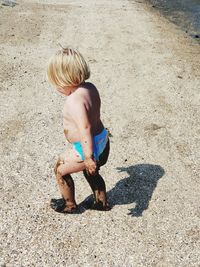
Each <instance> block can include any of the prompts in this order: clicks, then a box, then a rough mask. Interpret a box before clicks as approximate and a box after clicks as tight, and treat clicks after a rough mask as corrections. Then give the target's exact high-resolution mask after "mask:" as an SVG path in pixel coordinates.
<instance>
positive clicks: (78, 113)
mask: <svg viewBox="0 0 200 267" xmlns="http://www.w3.org/2000/svg"><path fill="white" fill-rule="evenodd" d="M68 107H69V112H70V115H71V116H72V119H73V120H74V121H75V123H76V125H77V128H78V130H79V134H80V142H81V145H82V148H83V154H84V157H85V160H84V162H85V165H86V170H87V171H88V172H89V173H90V174H91V175H92V174H94V173H95V171H96V162H95V161H94V160H93V138H92V132H91V124H90V121H89V118H88V113H87V110H86V107H85V106H84V104H83V103H78V101H77V103H73V102H72V101H70V103H69V105H68Z"/></svg>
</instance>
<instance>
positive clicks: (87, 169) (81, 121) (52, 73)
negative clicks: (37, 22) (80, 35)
mask: <svg viewBox="0 0 200 267" xmlns="http://www.w3.org/2000/svg"><path fill="white" fill-rule="evenodd" d="M47 74H48V79H49V81H50V82H51V83H52V84H53V85H54V86H55V87H56V89H57V90H58V91H59V92H60V93H61V94H62V95H64V96H65V97H66V101H65V104H64V109H63V126H64V134H65V136H66V139H67V140H68V142H69V143H71V148H70V149H68V150H67V151H66V152H65V153H64V154H63V155H62V156H60V157H59V159H58V161H57V163H56V166H55V169H54V170H55V174H56V179H57V183H58V186H59V189H60V193H61V195H62V198H63V200H64V201H63V204H62V205H60V206H59V205H57V204H55V203H53V202H52V203H51V207H52V208H53V209H54V210H55V211H57V212H63V213H73V212H76V210H77V204H76V200H75V188H74V182H73V179H72V177H71V174H73V173H76V172H80V171H83V174H84V176H85V178H86V179H87V181H88V183H89V185H90V187H91V189H92V191H93V194H94V202H93V204H92V206H91V208H93V209H97V210H109V209H110V208H109V206H108V203H107V198H106V186H105V182H104V180H103V178H102V177H101V175H100V174H99V169H100V166H102V165H104V164H105V163H106V162H107V159H108V156H109V149H110V147H109V145H110V144H109V138H108V132H107V130H106V129H105V128H104V126H103V124H102V122H101V119H100V106H101V100H100V97H99V93H98V91H97V89H96V87H95V86H94V85H93V84H92V83H89V82H85V80H87V79H88V78H89V77H90V71H89V67H88V65H87V63H86V62H85V60H84V58H83V56H82V55H81V54H80V53H79V52H78V51H77V50H74V49H72V48H62V49H60V50H59V51H57V53H56V54H55V55H53V56H52V57H51V58H50V60H49V63H48V70H47Z"/></svg>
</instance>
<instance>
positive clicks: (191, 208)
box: [0, 0, 200, 267]
mask: <svg viewBox="0 0 200 267" xmlns="http://www.w3.org/2000/svg"><path fill="white" fill-rule="evenodd" d="M0 27H1V30H0V41H1V43H0V46H1V50H0V54H1V57H0V61H1V62H0V64H1V66H2V68H1V72H0V81H1V87H0V94H1V105H0V116H1V135H0V136H1V147H0V153H1V164H0V166H1V182H0V190H1V204H0V205H1V209H0V216H1V237H0V244H1V250H0V251H1V252H0V255H1V256H0V257H1V259H0V266H6V267H15V266H45V267H46V266H49V267H52V266H59V267H62V266H63V267H64V266H69V267H77V266H81V267H90V266H95V267H100V266H106V267H107V266H108V267H111V266H113V267H118V266H127V267H129V266H134V267H135V266H162V267H163V266H166V267H169V266H176V267H177V266H199V265H200V253H199V245H200V227H199V218H200V206H199V192H200V185H199V171H200V168H199V166H200V164H199V163H200V162H199V161H200V142H199V135H200V126H199V125H200V109H199V103H200V94H199V87H200V80H199V73H200V72H199V49H200V47H199V45H198V44H197V43H196V42H195V41H194V40H193V39H191V38H190V37H188V36H187V35H186V34H185V33H184V32H182V31H181V30H180V29H178V27H176V26H174V25H173V24H172V23H170V22H168V21H167V20H166V19H164V18H163V17H161V16H160V15H159V13H158V12H153V10H152V9H151V8H149V6H148V5H147V4H145V3H143V2H142V1H136V0H131V1H127V0H118V1H114V0H111V1H105V0H102V1H93V0H88V1H83V0H82V1H81V0H77V1H72V0H71V1H67V4H66V1H64V0H58V1H50V0H46V1H31V0H28V1H21V2H20V3H19V4H18V5H16V6H15V7H6V6H0ZM57 43H61V44H68V45H73V46H75V47H77V48H78V49H79V50H80V51H81V52H82V53H83V54H84V55H85V57H86V59H87V60H88V61H89V63H90V67H91V72H92V75H91V80H90V81H92V82H94V83H95V84H96V86H97V87H98V88H99V91H100V95H101V98H102V119H103V122H104V124H105V125H106V127H108V128H109V130H110V132H111V134H112V137H111V154H110V158H109V162H108V164H107V165H106V166H105V167H103V168H102V171H101V173H102V176H103V177H105V181H106V185H107V191H108V198H109V202H110V203H111V204H112V206H113V208H112V210H111V211H110V212H98V211H92V210H85V209H84V208H81V207H80V214H74V215H63V214H58V213H55V212H54V211H53V210H51V208H50V206H49V202H50V199H51V198H55V197H59V192H58V188H57V186H56V182H55V178H54V174H53V165H54V162H55V160H56V157H57V155H58V154H59V153H61V152H62V151H63V149H65V148H66V146H67V145H66V142H65V139H64V134H63V129H62V105H63V101H64V99H63V98H62V97H61V96H60V95H58V94H57V93H56V92H55V90H53V89H52V88H51V87H50V86H49V84H48V83H47V81H46V74H45V71H46V62H47V59H48V57H49V56H50V55H51V53H52V51H55V50H56V49H57ZM73 177H74V180H75V186H76V198H77V202H78V203H81V202H82V201H83V200H84V199H85V198H86V197H88V196H89V195H90V194H91V191H90V188H89V186H88V184H87V182H86V181H85V180H84V177H83V175H82V174H76V175H74V176H73Z"/></svg>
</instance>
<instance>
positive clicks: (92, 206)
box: [84, 199, 111, 211]
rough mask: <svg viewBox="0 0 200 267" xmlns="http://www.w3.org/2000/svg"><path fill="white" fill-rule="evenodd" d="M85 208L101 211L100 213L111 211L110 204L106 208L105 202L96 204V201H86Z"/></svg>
mask: <svg viewBox="0 0 200 267" xmlns="http://www.w3.org/2000/svg"><path fill="white" fill-rule="evenodd" d="M84 206H85V207H86V208H87V209H91V210H100V211H109V210H111V207H110V206H109V205H108V203H107V204H106V205H105V206H104V205H103V202H101V201H98V202H96V201H95V200H94V199H88V200H86V201H85V203H84Z"/></svg>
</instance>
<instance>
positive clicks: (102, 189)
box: [83, 141, 110, 210]
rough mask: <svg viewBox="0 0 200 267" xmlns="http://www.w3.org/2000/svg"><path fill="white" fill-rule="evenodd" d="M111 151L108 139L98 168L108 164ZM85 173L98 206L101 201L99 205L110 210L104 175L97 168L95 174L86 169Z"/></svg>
mask: <svg viewBox="0 0 200 267" xmlns="http://www.w3.org/2000/svg"><path fill="white" fill-rule="evenodd" d="M109 152H110V142H109V141H108V143H107V145H106V148H105V149H104V151H103V153H102V154H101V155H100V157H99V162H98V169H99V168H100V166H103V165H104V164H106V162H107V160H108V156H109ZM83 174H84V176H85V178H86V180H87V181H88V183H89V185H90V187H91V189H92V191H93V194H94V198H95V202H96V203H97V206H98V203H99V204H101V205H99V208H100V207H101V206H102V205H103V209H104V210H109V209H110V208H109V205H108V202H107V196H106V185H105V182H104V180H103V178H102V176H101V175H100V174H99V170H97V172H96V173H95V175H89V174H88V173H87V172H86V171H85V170H84V171H83Z"/></svg>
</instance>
